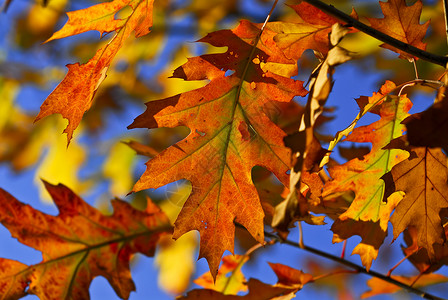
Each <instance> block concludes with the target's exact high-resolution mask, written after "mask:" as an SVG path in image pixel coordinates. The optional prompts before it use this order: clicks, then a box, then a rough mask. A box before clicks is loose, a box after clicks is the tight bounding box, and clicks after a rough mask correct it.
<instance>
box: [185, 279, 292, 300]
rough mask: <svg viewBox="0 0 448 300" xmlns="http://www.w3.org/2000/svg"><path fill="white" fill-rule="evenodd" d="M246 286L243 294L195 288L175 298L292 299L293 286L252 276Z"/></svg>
mask: <svg viewBox="0 0 448 300" xmlns="http://www.w3.org/2000/svg"><path fill="white" fill-rule="evenodd" d="M247 288H248V290H249V292H248V293H247V294H246V295H244V296H238V295H224V294H222V293H220V292H217V291H215V290H210V289H195V290H191V291H189V292H188V293H187V295H185V296H182V297H178V298H177V300H210V299H213V300H280V299H285V300H286V299H292V298H293V297H294V291H295V289H294V288H290V287H282V286H277V285H270V284H267V283H263V282H261V281H259V280H257V279H254V278H251V279H249V281H248V282H247Z"/></svg>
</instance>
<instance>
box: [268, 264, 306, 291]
mask: <svg viewBox="0 0 448 300" xmlns="http://www.w3.org/2000/svg"><path fill="white" fill-rule="evenodd" d="M269 266H271V268H272V270H273V271H274V272H275V275H277V278H278V283H277V285H279V286H285V287H291V288H296V289H302V287H303V286H304V285H305V284H307V283H308V282H313V281H314V278H313V276H312V275H311V274H307V273H304V272H302V271H301V270H297V269H294V268H291V267H288V266H285V265H282V264H273V263H269Z"/></svg>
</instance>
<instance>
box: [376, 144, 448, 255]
mask: <svg viewBox="0 0 448 300" xmlns="http://www.w3.org/2000/svg"><path fill="white" fill-rule="evenodd" d="M382 179H383V180H384V182H385V185H386V190H385V194H384V197H385V198H384V199H387V197H388V196H389V195H391V194H392V193H394V192H396V191H403V192H404V193H405V196H404V198H403V199H402V200H401V201H400V203H399V204H398V205H397V207H396V208H395V212H394V214H393V215H392V217H391V219H390V221H391V223H392V225H393V228H394V229H393V234H394V239H396V238H397V237H398V236H399V235H400V233H401V232H403V231H404V230H405V229H406V228H407V227H409V226H413V227H415V229H416V230H417V232H418V237H417V245H418V246H419V247H423V248H426V250H427V251H428V255H429V259H430V260H431V261H433V260H434V259H435V258H436V256H435V248H436V247H437V244H443V243H444V242H445V241H446V237H445V232H444V229H443V224H442V219H441V213H442V210H443V209H446V208H448V196H447V195H448V174H447V158H446V155H445V154H444V153H443V152H442V151H441V150H440V148H435V149H430V148H425V147H418V148H413V149H411V152H410V156H409V158H408V159H406V160H404V161H402V162H401V163H399V164H398V165H396V166H394V167H393V168H392V170H391V171H390V172H389V173H387V174H385V175H384V176H383V177H382Z"/></svg>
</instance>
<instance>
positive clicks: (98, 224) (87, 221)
mask: <svg viewBox="0 0 448 300" xmlns="http://www.w3.org/2000/svg"><path fill="white" fill-rule="evenodd" d="M45 186H46V188H47V189H48V192H49V193H50V194H51V196H52V198H53V200H54V202H55V204H56V205H57V207H58V209H59V215H58V216H51V215H47V214H44V213H42V212H40V211H37V210H35V209H34V208H32V207H31V206H29V205H26V204H24V203H22V202H19V201H18V200H16V199H15V198H14V197H13V196H11V195H10V194H8V193H7V192H6V191H4V190H2V189H0V222H1V223H2V224H3V225H4V226H5V227H6V228H7V229H8V230H9V231H10V232H11V235H12V236H13V237H15V238H17V239H18V240H19V241H20V242H21V243H23V244H25V245H28V246H30V247H33V248H35V249H36V250H39V251H41V252H42V256H43V260H42V262H40V263H39V264H36V265H31V266H29V267H25V266H23V265H20V264H19V263H16V262H14V261H3V263H4V264H2V269H3V271H0V283H1V282H2V280H4V279H2V278H4V277H3V276H5V273H6V274H7V276H8V277H9V278H10V286H9V287H8V290H7V292H6V293H2V294H1V296H2V297H3V298H4V299H16V297H15V296H14V295H18V292H19V290H21V291H22V292H23V291H24V289H25V288H26V287H28V289H27V291H26V293H25V294H34V295H37V296H38V297H39V298H40V299H41V300H47V299H48V300H49V299H54V300H58V299H79V300H82V299H89V286H90V283H91V281H92V280H93V278H94V277H96V276H104V277H105V278H106V279H107V280H108V281H109V283H110V284H111V285H112V287H113V288H114V290H115V292H116V293H117V295H118V296H120V297H121V298H124V299H127V298H128V297H129V293H130V292H131V291H133V290H134V289H135V286H134V283H133V281H132V278H131V273H130V270H129V261H130V258H131V256H132V255H133V254H134V253H137V252H140V253H142V254H145V255H148V256H150V255H153V254H154V250H155V246H156V243H157V241H158V239H159V237H160V236H161V235H162V234H163V233H164V232H170V231H171V225H170V223H169V220H168V219H167V218H166V216H165V215H164V214H163V213H162V212H161V211H160V210H159V209H158V208H157V207H156V206H155V205H154V204H153V203H151V202H148V206H147V208H146V210H145V211H139V210H136V209H134V208H132V207H131V206H130V205H129V204H128V203H126V202H124V201H121V200H113V201H112V206H113V208H114V213H113V215H112V216H104V215H102V214H101V213H100V212H99V211H98V210H96V209H95V208H93V207H91V206H90V205H88V204H87V203H86V202H84V201H83V200H82V199H81V198H79V197H78V196H77V195H75V194H74V193H73V192H72V191H71V190H70V189H68V188H67V187H65V186H64V185H61V184H60V185H57V186H56V185H51V184H49V183H47V182H45ZM24 276H25V277H26V278H23V277H24ZM25 283H26V284H25ZM2 289H3V286H2V285H0V290H2Z"/></svg>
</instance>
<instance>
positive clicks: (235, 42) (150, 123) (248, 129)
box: [129, 21, 307, 276]
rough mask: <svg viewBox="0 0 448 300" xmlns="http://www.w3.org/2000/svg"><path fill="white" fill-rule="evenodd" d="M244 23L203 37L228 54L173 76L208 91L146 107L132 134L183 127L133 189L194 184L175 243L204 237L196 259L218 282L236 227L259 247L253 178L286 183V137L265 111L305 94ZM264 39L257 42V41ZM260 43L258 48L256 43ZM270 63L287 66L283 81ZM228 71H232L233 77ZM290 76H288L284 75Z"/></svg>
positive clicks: (270, 45) (271, 47)
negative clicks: (269, 175) (259, 174)
mask: <svg viewBox="0 0 448 300" xmlns="http://www.w3.org/2000/svg"><path fill="white" fill-rule="evenodd" d="M260 28H261V25H256V24H252V23H250V22H248V21H242V22H241V23H240V24H239V26H238V27H236V28H235V29H233V30H221V31H217V32H214V33H210V34H208V35H207V36H206V37H204V38H202V39H201V40H200V41H201V42H206V43H209V44H211V45H213V46H215V47H224V46H226V47H228V50H227V52H225V53H217V54H207V55H202V56H200V57H193V58H189V59H188V61H187V63H185V64H184V65H183V66H181V67H179V68H178V69H176V70H175V71H174V74H173V77H176V78H183V79H185V80H204V79H208V80H210V83H208V84H207V85H206V86H204V87H201V88H199V89H196V90H193V91H189V92H186V93H183V94H180V95H176V96H173V97H170V98H166V99H162V100H157V101H151V102H148V103H146V106H147V109H146V111H145V112H144V113H143V114H142V115H140V116H138V117H137V118H136V119H135V120H134V122H133V123H132V124H131V125H130V126H129V128H158V127H177V126H182V125H184V126H187V127H189V128H190V130H191V131H190V134H189V135H188V136H187V137H186V138H185V139H184V140H182V141H180V142H178V143H176V144H175V145H173V146H171V147H170V148H168V149H166V150H164V151H163V152H161V153H160V154H159V155H158V156H156V157H155V158H153V159H152V160H150V161H149V162H148V163H147V169H146V171H145V173H144V174H143V175H142V176H141V178H140V179H139V180H138V182H137V183H136V184H135V186H134V188H133V191H134V192H136V191H139V190H143V189H148V188H158V187H160V186H163V185H166V184H168V183H170V182H174V181H177V180H180V179H187V180H189V181H190V182H191V184H192V190H193V192H192V193H191V195H190V197H189V198H188V199H187V201H186V203H185V204H184V207H183V209H182V211H181V212H180V214H179V216H178V218H177V220H176V222H175V231H174V238H178V237H180V236H181V235H183V234H184V233H186V232H188V231H190V230H198V231H199V232H200V235H201V242H200V243H201V247H200V253H199V258H201V257H205V258H206V259H207V261H208V263H209V266H210V270H211V272H212V275H213V276H216V274H217V271H218V266H219V263H220V261H221V256H222V254H223V252H224V251H225V250H226V249H227V250H230V251H232V252H233V248H234V238H233V237H234V232H235V226H234V223H233V222H234V221H235V222H238V223H240V224H242V225H243V226H244V227H246V228H247V229H248V231H249V232H250V233H251V235H252V236H253V237H254V238H255V239H256V240H257V241H258V242H259V243H263V241H264V233H263V210H262V208H261V205H260V199H259V196H258V194H257V191H256V189H255V187H254V185H253V182H252V179H251V169H252V168H253V167H254V166H256V165H259V166H262V167H265V168H266V169H268V170H269V171H271V172H273V173H274V174H275V176H277V178H279V180H280V181H281V182H282V183H283V184H287V181H288V175H287V174H286V173H287V171H288V165H289V164H288V162H289V156H290V152H289V150H288V149H287V148H286V147H285V146H284V145H283V140H282V139H283V137H284V136H285V135H286V134H285V133H284V132H283V131H282V130H281V129H280V128H279V127H277V126H276V125H275V124H274V123H273V122H272V121H271V120H270V119H269V118H268V117H267V116H266V113H265V112H264V108H265V107H266V105H269V104H270V105H272V104H273V103H275V102H276V101H279V102H289V101H291V100H292V98H293V97H294V96H304V95H306V93H307V92H306V90H305V89H304V88H303V82H302V81H295V80H293V79H291V78H289V77H290V76H293V75H294V74H296V73H297V68H296V61H294V60H290V59H288V58H286V57H285V56H284V55H283V52H281V51H280V49H279V48H278V47H277V46H276V44H275V42H274V41H273V38H272V37H273V36H274V34H273V33H272V32H269V30H266V29H265V31H263V34H261V31H260ZM260 34H261V37H260ZM259 37H260V40H259V42H258V38H259ZM273 65H284V66H285V70H286V71H285V70H283V71H282V72H280V73H281V75H279V74H276V73H275V72H278V70H279V69H278V68H274V67H273ZM232 72H233V73H232ZM284 76H287V77H284Z"/></svg>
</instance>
